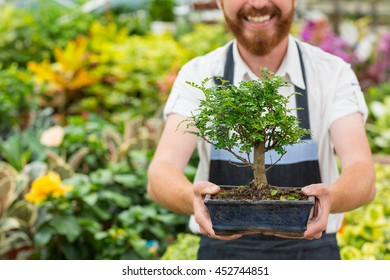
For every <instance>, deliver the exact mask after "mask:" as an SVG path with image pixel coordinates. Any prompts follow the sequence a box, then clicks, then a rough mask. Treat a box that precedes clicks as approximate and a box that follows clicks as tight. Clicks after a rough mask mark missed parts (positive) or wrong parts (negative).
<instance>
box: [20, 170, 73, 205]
mask: <svg viewBox="0 0 390 280" xmlns="http://www.w3.org/2000/svg"><path fill="white" fill-rule="evenodd" d="M72 189H73V186H72V185H65V186H62V184H61V178H60V176H59V175H58V174H57V173H55V172H52V171H49V172H48V174H47V175H45V176H42V177H39V178H37V179H35V180H34V182H33V183H32V186H31V190H30V192H29V193H27V194H26V195H25V199H26V200H28V201H31V202H33V203H35V204H38V203H40V202H41V201H44V200H46V199H47V198H48V197H49V196H52V197H54V198H57V197H60V196H65V194H66V193H67V192H69V191H71V190H72Z"/></svg>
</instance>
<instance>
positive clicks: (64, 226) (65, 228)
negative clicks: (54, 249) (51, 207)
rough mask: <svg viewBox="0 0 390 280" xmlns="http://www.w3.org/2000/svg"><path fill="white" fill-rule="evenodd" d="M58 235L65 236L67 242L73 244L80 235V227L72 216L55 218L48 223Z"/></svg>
mask: <svg viewBox="0 0 390 280" xmlns="http://www.w3.org/2000/svg"><path fill="white" fill-rule="evenodd" d="M50 225H51V226H53V227H54V228H55V229H56V230H57V232H58V233H59V234H62V235H65V237H66V239H67V240H68V241H69V242H73V241H75V240H76V239H77V237H78V236H79V235H80V233H81V228H80V225H79V223H78V221H77V219H76V218H75V217H73V216H57V217H54V218H53V220H51V221H50Z"/></svg>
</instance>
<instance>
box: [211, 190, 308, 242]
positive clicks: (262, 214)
mask: <svg viewBox="0 0 390 280" xmlns="http://www.w3.org/2000/svg"><path fill="white" fill-rule="evenodd" d="M235 187H237V186H221V188H222V189H229V188H235ZM284 189H285V188H284ZM204 203H205V204H206V206H207V208H208V211H209V213H210V217H211V222H212V224H213V229H214V231H215V233H216V234H218V235H229V234H235V233H245V232H259V233H261V232H265V231H267V232H270V231H271V232H275V233H280V234H285V235H289V236H303V234H304V232H305V230H306V224H307V221H308V219H309V216H310V213H311V209H312V208H313V206H314V203H315V198H314V196H310V197H309V198H308V200H258V201H252V200H222V199H211V197H210V195H207V196H206V197H205V200H204Z"/></svg>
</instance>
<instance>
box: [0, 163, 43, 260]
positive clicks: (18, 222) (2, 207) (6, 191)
mask: <svg viewBox="0 0 390 280" xmlns="http://www.w3.org/2000/svg"><path fill="white" fill-rule="evenodd" d="M27 186H28V177H27V176H26V175H24V174H21V173H18V172H17V171H16V170H15V169H14V168H13V167H12V166H11V165H9V164H7V163H4V162H0V259H3V258H4V257H5V256H7V255H12V254H14V256H13V257H14V258H19V257H21V253H22V252H23V253H26V252H27V251H29V250H31V248H32V240H31V235H32V227H33V224H34V222H35V220H36V218H37V208H36V207H35V206H34V205H31V204H30V203H28V202H26V201H23V200H21V199H20V198H21V197H22V196H23V194H24V193H25V191H26V189H27ZM16 250H19V252H18V253H14V252H13V251H16Z"/></svg>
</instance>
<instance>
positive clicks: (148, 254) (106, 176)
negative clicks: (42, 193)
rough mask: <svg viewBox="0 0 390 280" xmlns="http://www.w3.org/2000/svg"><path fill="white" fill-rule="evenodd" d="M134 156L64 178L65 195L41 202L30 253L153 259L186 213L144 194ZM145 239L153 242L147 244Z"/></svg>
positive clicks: (142, 169)
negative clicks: (172, 210)
mask: <svg viewBox="0 0 390 280" xmlns="http://www.w3.org/2000/svg"><path fill="white" fill-rule="evenodd" d="M139 161H140V158H139V156H134V157H133V159H132V161H131V162H130V164H128V163H126V162H122V163H118V164H113V165H111V166H109V167H107V168H106V169H99V170H97V171H95V172H92V173H91V174H90V175H89V176H86V175H81V174H76V175H74V176H72V177H71V178H69V179H67V180H65V181H64V184H71V185H73V186H74V188H73V190H72V191H71V192H70V193H69V194H68V195H67V196H66V197H59V198H49V199H48V200H46V201H45V202H43V203H41V205H40V211H41V213H40V215H39V219H38V222H37V224H36V233H35V235H34V245H35V254H34V255H33V257H34V258H40V259H152V258H156V257H157V256H158V255H159V254H161V253H162V252H163V251H165V249H166V247H167V240H168V239H169V236H170V235H171V234H175V233H176V231H177V230H178V229H179V228H180V225H181V226H182V227H184V225H185V223H186V221H187V218H185V217H184V216H179V215H176V214H172V213H168V211H167V210H165V209H162V208H160V207H158V206H157V205H155V204H153V203H152V202H151V201H150V200H149V199H148V197H147V196H146V190H145V182H146V168H145V166H143V165H140V164H139ZM150 241H154V243H155V244H156V245H158V246H150V245H149V243H150Z"/></svg>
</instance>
